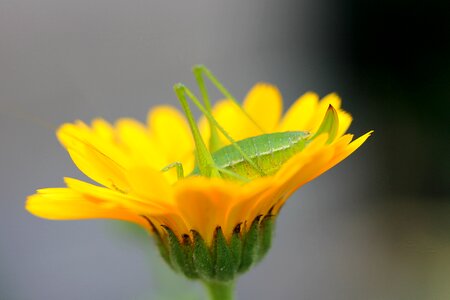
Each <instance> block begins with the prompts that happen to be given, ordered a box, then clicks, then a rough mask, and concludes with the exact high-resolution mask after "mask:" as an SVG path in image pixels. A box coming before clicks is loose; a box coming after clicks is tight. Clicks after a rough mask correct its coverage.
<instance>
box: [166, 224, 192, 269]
mask: <svg viewBox="0 0 450 300" xmlns="http://www.w3.org/2000/svg"><path fill="white" fill-rule="evenodd" d="M163 228H164V229H165V230H166V232H167V235H168V249H169V257H170V265H171V266H172V268H173V269H174V270H175V271H179V272H182V273H183V274H184V275H186V277H188V278H197V277H198V276H197V274H196V272H195V269H194V267H193V262H192V253H191V252H192V250H191V249H192V243H190V238H189V236H188V235H184V236H183V243H180V240H179V239H178V237H177V236H176V235H175V233H174V232H173V231H172V230H171V229H170V228H169V227H167V226H164V225H163Z"/></svg>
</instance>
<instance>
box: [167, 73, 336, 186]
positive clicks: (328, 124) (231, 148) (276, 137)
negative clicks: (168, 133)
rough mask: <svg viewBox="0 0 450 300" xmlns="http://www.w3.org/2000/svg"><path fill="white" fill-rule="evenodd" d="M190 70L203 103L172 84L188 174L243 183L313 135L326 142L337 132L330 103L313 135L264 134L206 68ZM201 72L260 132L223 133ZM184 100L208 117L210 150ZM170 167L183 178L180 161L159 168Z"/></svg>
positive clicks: (271, 169) (272, 169)
mask: <svg viewBox="0 0 450 300" xmlns="http://www.w3.org/2000/svg"><path fill="white" fill-rule="evenodd" d="M193 73H194V75H195V78H196V80H197V83H198V86H199V90H200V93H201V95H202V100H203V104H202V103H201V101H200V100H199V99H198V98H197V97H196V96H195V95H194V93H193V92H192V91H191V90H190V89H188V88H187V87H186V86H184V85H183V84H180V83H179V84H176V85H175V86H174V91H175V94H176V95H177V97H178V99H179V101H180V103H181V106H182V108H183V110H184V112H185V114H186V118H187V121H188V123H189V126H190V129H191V132H192V136H193V139H194V143H195V156H196V167H195V168H194V170H193V171H192V173H191V174H189V176H195V175H201V176H206V177H220V178H225V179H232V180H240V181H244V182H245V181H249V180H251V179H254V178H257V177H261V176H268V175H273V174H275V173H276V172H277V171H278V170H279V169H280V168H281V166H282V165H283V164H284V163H285V162H286V161H287V160H288V159H290V158H291V157H292V156H294V155H295V154H296V153H298V152H300V151H302V150H303V149H304V147H305V146H307V144H308V143H309V142H310V141H311V140H312V139H314V138H315V137H316V136H318V135H320V134H322V133H324V132H326V133H328V137H329V139H328V141H332V140H333V139H334V137H335V136H336V134H337V131H338V116H337V112H336V110H335V109H334V108H333V107H332V106H331V105H330V106H329V108H328V110H327V112H326V114H325V117H324V119H323V121H322V123H321V125H320V126H319V129H318V130H317V132H316V133H315V135H314V136H311V134H310V133H309V132H307V131H287V132H275V133H265V132H264V131H263V130H262V129H261V127H260V126H259V125H258V124H256V122H255V121H254V120H253V119H252V118H251V116H250V115H249V114H248V113H247V112H246V111H245V110H244V108H243V107H242V106H241V105H240V104H239V103H238V102H237V100H236V98H234V97H233V96H232V95H231V93H229V92H228V90H227V89H225V87H224V86H223V85H222V84H221V83H220V82H219V81H218V80H217V79H216V77H215V76H214V75H213V74H212V73H211V72H210V71H209V70H208V69H207V68H206V67H204V66H195V67H194V68H193ZM203 75H205V76H206V77H207V78H208V79H209V80H210V82H211V83H212V84H213V85H214V86H215V87H216V88H217V89H218V90H219V91H220V92H221V93H222V94H223V95H224V96H225V97H226V98H227V99H229V100H231V101H232V102H234V103H235V104H236V105H237V106H238V107H239V109H240V110H241V111H242V112H243V113H244V114H245V116H246V117H247V118H248V119H249V120H250V121H251V122H253V123H254V124H255V125H256V127H257V128H258V129H259V130H260V131H261V134H260V135H258V136H254V137H249V138H246V139H243V140H240V141H235V140H234V139H233V138H232V137H231V136H230V135H229V134H228V133H227V131H226V130H225V129H224V128H223V127H222V126H221V125H220V124H219V123H218V122H217V120H216V119H215V118H214V116H213V114H212V106H211V102H210V101H209V97H208V92H207V89H206V85H205V81H204V78H203ZM186 96H187V97H186ZM188 99H189V100H191V102H192V103H194V104H195V106H197V108H198V109H199V110H200V111H201V112H202V113H203V115H204V116H205V117H206V119H207V120H208V123H209V127H210V140H209V149H210V151H211V152H210V151H209V150H208V148H207V146H206V144H205V142H204V140H203V138H202V136H201V134H200V130H199V128H198V126H197V123H196V121H195V118H194V117H193V114H192V112H191V110H190V107H189V104H188ZM219 132H220V133H221V134H222V135H223V136H224V137H225V138H226V139H227V140H228V141H229V142H230V144H229V145H226V146H223V147H221V146H220V139H219ZM171 168H176V170H177V175H178V177H179V178H182V177H184V171H183V166H182V164H181V163H180V162H174V163H172V164H170V165H168V166H166V167H165V168H163V169H162V171H167V170H169V169H171Z"/></svg>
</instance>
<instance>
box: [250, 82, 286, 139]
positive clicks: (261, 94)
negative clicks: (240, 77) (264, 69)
mask: <svg viewBox="0 0 450 300" xmlns="http://www.w3.org/2000/svg"><path fill="white" fill-rule="evenodd" d="M243 107H244V110H245V111H246V112H247V113H248V114H249V115H250V116H251V118H252V119H253V120H254V121H255V122H256V124H258V125H259V126H260V127H261V128H262V129H263V130H264V131H265V132H267V133H268V132H273V131H274V129H275V127H276V126H277V125H278V122H279V121H280V117H281V112H282V110H283V102H282V97H281V93H280V91H279V90H278V88H276V87H275V86H273V85H270V84H267V83H258V84H256V85H255V86H254V87H253V88H252V89H251V90H250V91H249V92H248V94H247V96H246V97H245V100H244V103H243ZM252 125H253V124H252ZM251 127H253V131H254V132H255V134H259V133H260V130H259V129H258V128H257V127H255V126H254V125H253V126H250V128H251ZM250 128H249V129H248V130H250ZM249 134H251V135H253V134H252V133H250V132H249Z"/></svg>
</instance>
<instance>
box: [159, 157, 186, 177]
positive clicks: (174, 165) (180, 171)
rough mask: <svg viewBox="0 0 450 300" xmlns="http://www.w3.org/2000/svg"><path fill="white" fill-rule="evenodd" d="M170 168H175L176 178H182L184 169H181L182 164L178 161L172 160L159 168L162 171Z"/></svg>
mask: <svg viewBox="0 0 450 300" xmlns="http://www.w3.org/2000/svg"><path fill="white" fill-rule="evenodd" d="M172 168H176V170H177V178H178V179H183V178H184V169H183V164H182V163H181V162H179V161H176V162H173V163H171V164H169V165H167V166H165V167H164V168H162V169H161V171H162V172H167V171H169V170H170V169H172Z"/></svg>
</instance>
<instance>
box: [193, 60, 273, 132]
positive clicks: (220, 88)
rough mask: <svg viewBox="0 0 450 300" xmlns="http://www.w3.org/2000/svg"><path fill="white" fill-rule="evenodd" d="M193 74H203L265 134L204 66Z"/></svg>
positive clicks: (200, 66)
mask: <svg viewBox="0 0 450 300" xmlns="http://www.w3.org/2000/svg"><path fill="white" fill-rule="evenodd" d="M193 72H194V74H195V77H202V74H204V75H205V76H206V77H207V78H208V79H209V81H211V83H212V84H213V85H214V86H215V87H216V88H217V89H218V90H219V91H220V92H221V93H222V94H223V95H224V96H225V97H226V98H227V99H230V100H231V101H233V102H234V104H236V105H237V106H238V107H239V109H240V110H241V111H242V112H243V113H244V114H245V116H246V117H247V118H248V119H249V120H250V121H251V122H252V123H253V124H254V125H255V126H256V128H258V130H260V131H261V133H265V132H264V129H262V128H261V126H259V125H258V123H257V122H256V121H255V120H254V119H253V118H252V116H250V115H249V114H248V112H247V111H246V110H245V109H244V108H243V107H242V105H241V104H240V103H239V102H238V101H237V100H236V98H235V97H234V96H233V95H231V93H230V92H229V91H228V90H227V89H226V88H225V87H224V86H223V85H222V84H221V83H220V82H219V80H217V78H216V77H215V76H214V75H213V73H212V72H211V71H210V70H209V69H208V68H206V67H205V66H204V65H196V66H194V68H193ZM202 80H203V79H202Z"/></svg>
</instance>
